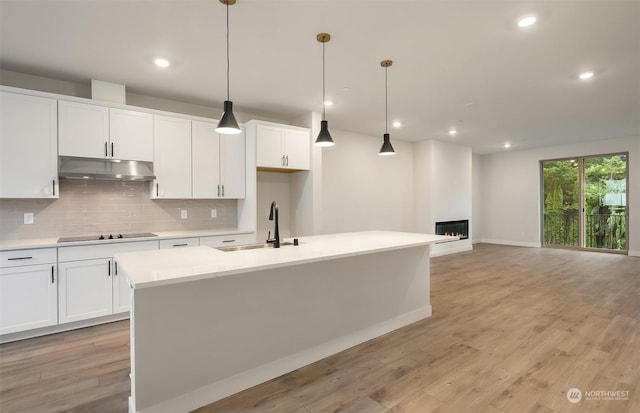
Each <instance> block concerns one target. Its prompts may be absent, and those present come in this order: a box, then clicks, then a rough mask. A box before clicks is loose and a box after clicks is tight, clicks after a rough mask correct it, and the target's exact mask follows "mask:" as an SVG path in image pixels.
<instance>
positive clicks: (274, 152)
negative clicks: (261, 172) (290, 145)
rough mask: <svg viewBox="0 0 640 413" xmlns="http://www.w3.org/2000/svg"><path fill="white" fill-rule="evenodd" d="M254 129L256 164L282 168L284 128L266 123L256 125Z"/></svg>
mask: <svg viewBox="0 0 640 413" xmlns="http://www.w3.org/2000/svg"><path fill="white" fill-rule="evenodd" d="M256 130H257V132H256V151H257V155H256V157H257V159H256V160H257V163H256V165H257V166H258V167H265V168H282V167H283V156H284V155H283V153H282V143H283V139H284V130H283V129H282V128H278V127H273V126H266V125H257V126H256Z"/></svg>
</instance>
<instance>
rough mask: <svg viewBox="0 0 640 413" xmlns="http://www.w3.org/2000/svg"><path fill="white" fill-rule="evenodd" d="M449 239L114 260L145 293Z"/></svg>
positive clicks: (403, 235)
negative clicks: (201, 280) (225, 277)
mask: <svg viewBox="0 0 640 413" xmlns="http://www.w3.org/2000/svg"><path fill="white" fill-rule="evenodd" d="M454 239H456V238H455V237H448V236H443V235H432V234H417V233H407V232H390V231H364V232H352V233H343V234H331V235H315V236H310V237H300V238H299V240H300V245H299V246H297V247H296V246H292V245H289V246H283V247H281V248H262V249H252V250H242V251H231V252H222V251H219V250H217V249H214V248H211V247H205V246H200V247H190V248H179V249H170V250H158V251H156V250H154V251H141V252H129V253H121V254H116V256H115V258H116V260H117V261H118V265H119V268H121V269H122V270H121V273H123V274H125V275H126V276H127V277H128V278H129V281H130V283H131V285H132V286H133V287H134V288H148V287H156V286H161V285H169V284H175V283H182V282H187V281H195V280H200V279H206V278H211V277H220V276H227V275H232V274H239V273H244V272H251V271H257V270H265V269H270V268H278V267H284V266H290V265H299V264H304V263H310V262H317V261H322V260H330V259H331V260H333V259H338V258H344V257H350V256H355V255H361V254H370V253H374V252H381V251H388V250H394V249H400V248H409V247H416V246H421V245H428V244H433V243H437V242H447V241H452V240H454ZM287 240H288V241H290V240H291V239H287Z"/></svg>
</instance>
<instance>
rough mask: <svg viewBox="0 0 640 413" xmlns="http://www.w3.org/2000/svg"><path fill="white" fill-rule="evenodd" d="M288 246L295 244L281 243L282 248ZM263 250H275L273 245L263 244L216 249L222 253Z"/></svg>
mask: <svg viewBox="0 0 640 413" xmlns="http://www.w3.org/2000/svg"><path fill="white" fill-rule="evenodd" d="M287 245H293V242H289V241H286V242H281V243H280V246H281V247H284V246H287ZM261 248H273V243H267V242H265V243H262V244H250V245H234V246H231V247H217V248H216V249H217V250H219V251H222V252H231V251H244V250H256V249H261Z"/></svg>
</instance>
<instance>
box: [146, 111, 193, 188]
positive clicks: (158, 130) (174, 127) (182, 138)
mask: <svg viewBox="0 0 640 413" xmlns="http://www.w3.org/2000/svg"><path fill="white" fill-rule="evenodd" d="M154 135H155V136H154V161H153V169H154V170H153V172H154V173H155V175H156V177H157V179H156V180H155V181H154V186H153V188H152V191H153V193H152V195H153V197H154V198H174V199H189V198H191V197H192V195H191V121H190V120H188V119H180V118H172V117H167V116H154Z"/></svg>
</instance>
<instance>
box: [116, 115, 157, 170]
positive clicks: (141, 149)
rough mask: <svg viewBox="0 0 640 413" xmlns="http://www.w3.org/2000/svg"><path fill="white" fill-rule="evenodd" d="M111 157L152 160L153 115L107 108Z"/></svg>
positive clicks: (129, 159)
mask: <svg viewBox="0 0 640 413" xmlns="http://www.w3.org/2000/svg"><path fill="white" fill-rule="evenodd" d="M109 115H110V116H109V130H110V135H111V148H110V149H111V157H112V158H114V159H126V160H128V161H153V156H154V153H153V115H151V114H150V113H143V112H136V111H133V110H124V109H113V108H112V109H109Z"/></svg>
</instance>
